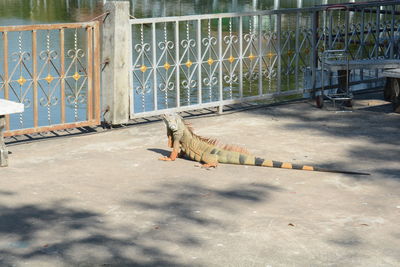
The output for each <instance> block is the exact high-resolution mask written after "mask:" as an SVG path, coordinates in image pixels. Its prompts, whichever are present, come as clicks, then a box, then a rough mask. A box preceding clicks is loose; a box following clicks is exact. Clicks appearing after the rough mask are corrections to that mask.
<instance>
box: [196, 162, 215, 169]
mask: <svg viewBox="0 0 400 267" xmlns="http://www.w3.org/2000/svg"><path fill="white" fill-rule="evenodd" d="M194 166H195V167H201V168H203V169H206V170H211V168H216V167H217V164H210V163H205V164H196V165H194Z"/></svg>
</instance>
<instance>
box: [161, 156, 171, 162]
mask: <svg viewBox="0 0 400 267" xmlns="http://www.w3.org/2000/svg"><path fill="white" fill-rule="evenodd" d="M158 160H163V161H172V159H171V158H170V157H167V156H164V157H161V158H158Z"/></svg>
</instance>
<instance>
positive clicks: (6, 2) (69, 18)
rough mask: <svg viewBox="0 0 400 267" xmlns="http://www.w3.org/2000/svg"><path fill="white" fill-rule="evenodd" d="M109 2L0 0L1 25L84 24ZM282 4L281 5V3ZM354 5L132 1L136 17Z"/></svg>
mask: <svg viewBox="0 0 400 267" xmlns="http://www.w3.org/2000/svg"><path fill="white" fill-rule="evenodd" d="M104 2H105V0H0V25H1V26H5V25H18V24H37V23H57V22H81V21H88V20H91V19H92V18H94V17H96V16H98V15H100V14H102V7H103V3H104ZM278 2H280V3H279V4H278ZM344 2H354V0H353V1H349V0H348V1H346V0H281V1H276V0H275V1H274V0H264V1H257V0H169V1H168V0H130V3H131V15H133V16H134V17H136V18H144V17H160V16H180V15H193V14H207V13H223V12H242V11H254V10H265V9H273V8H274V6H275V7H276V6H278V7H279V8H295V7H300V6H301V7H310V6H314V5H321V4H333V3H344Z"/></svg>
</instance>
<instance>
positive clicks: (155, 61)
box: [151, 23, 168, 110]
mask: <svg viewBox="0 0 400 267" xmlns="http://www.w3.org/2000/svg"><path fill="white" fill-rule="evenodd" d="M151 35H152V38H151V40H152V44H153V45H152V50H153V51H152V52H153V57H152V61H153V62H152V65H153V102H154V110H157V109H158V105H157V104H158V103H157V102H158V100H157V67H158V66H157V46H156V43H157V37H156V24H155V23H152V24H151ZM165 90H168V89H167V88H166V89H165Z"/></svg>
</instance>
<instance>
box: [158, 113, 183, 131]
mask: <svg viewBox="0 0 400 267" xmlns="http://www.w3.org/2000/svg"><path fill="white" fill-rule="evenodd" d="M162 119H163V121H164V122H165V125H166V126H167V128H168V129H170V130H171V131H173V132H176V131H178V130H182V126H183V125H184V124H183V120H182V117H181V116H179V115H178V114H176V113H166V114H164V115H162Z"/></svg>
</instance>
